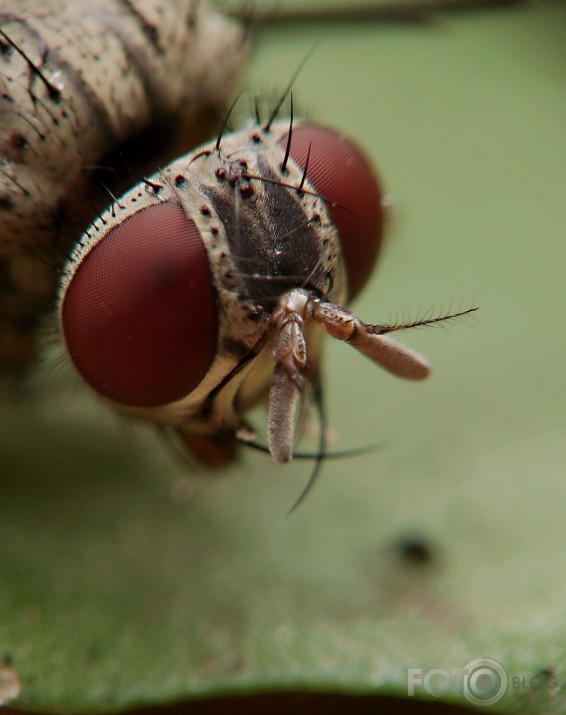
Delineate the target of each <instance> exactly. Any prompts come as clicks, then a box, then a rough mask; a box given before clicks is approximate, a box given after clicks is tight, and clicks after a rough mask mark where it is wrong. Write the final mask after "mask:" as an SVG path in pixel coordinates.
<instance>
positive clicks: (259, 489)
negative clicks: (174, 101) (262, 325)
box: [0, 0, 566, 714]
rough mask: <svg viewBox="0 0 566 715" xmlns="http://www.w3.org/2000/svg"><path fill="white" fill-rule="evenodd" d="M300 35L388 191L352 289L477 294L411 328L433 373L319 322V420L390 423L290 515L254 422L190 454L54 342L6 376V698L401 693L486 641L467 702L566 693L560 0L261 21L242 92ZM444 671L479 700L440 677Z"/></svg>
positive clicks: (277, 470)
mask: <svg viewBox="0 0 566 715" xmlns="http://www.w3.org/2000/svg"><path fill="white" fill-rule="evenodd" d="M315 43H316V47H315V50H314V52H313V54H312V56H311V57H310V59H309V60H308V62H307V64H306V66H305V67H304V69H303V70H302V71H301V73H300V75H299V77H298V79H297V81H296V83H295V87H294V90H293V91H294V97H295V99H296V101H297V103H298V105H299V107H300V108H301V110H302V113H303V115H304V114H306V115H307V116H308V117H309V118H312V119H316V120H318V121H321V122H324V123H326V124H329V125H332V126H336V127H339V128H343V129H344V130H345V131H347V133H349V134H350V135H351V136H352V137H354V138H356V139H357V140H358V141H359V142H360V143H361V144H362V145H363V146H364V147H366V149H367V151H368V153H369V154H370V156H371V157H372V159H373V160H374V161H375V163H376V165H377V167H378V169H379V173H380V175H381V176H382V178H383V182H384V184H385V186H386V187H387V191H388V193H389V194H390V195H391V199H392V212H391V219H392V220H391V224H390V227H389V240H388V243H387V246H386V250H385V252H384V255H383V257H382V260H381V263H380V266H379V268H378V271H377V272H376V275H375V279H374V281H373V282H372V284H371V285H370V286H369V288H368V289H367V290H366V292H365V293H364V294H363V295H362V296H361V297H360V299H359V300H358V301H357V303H356V305H355V311H356V313H357V314H358V315H359V316H360V317H361V318H362V319H363V320H365V321H367V322H383V321H387V320H389V319H395V318H396V317H399V316H401V317H402V316H405V317H406V316H408V315H410V316H411V317H414V316H418V315H420V314H422V313H423V312H425V311H427V310H428V309H429V308H431V309H432V310H433V311H434V312H438V313H442V312H443V311H445V310H447V309H450V307H451V306H452V307H455V308H458V307H460V306H461V305H462V306H464V307H467V306H469V305H472V304H478V305H480V306H481V310H480V312H479V313H477V314H475V315H476V316H477V317H474V318H472V319H468V320H464V321H461V322H460V323H456V324H452V325H450V326H449V327H448V328H446V329H445V330H443V329H424V330H420V331H411V332H410V333H409V332H408V333H405V334H404V335H403V336H402V337H403V339H404V340H405V342H407V343H409V344H410V345H412V346H414V347H415V348H417V349H418V350H419V351H421V352H423V353H424V354H425V355H427V356H428V357H429V358H430V359H431V362H432V365H433V370H434V371H433V375H432V377H431V379H430V380H429V381H428V382H426V384H422V385H415V384H406V383H403V382H401V381H398V380H395V379H394V378H392V377H390V376H389V375H387V374H385V373H384V372H382V371H380V370H379V368H377V367H375V366H374V365H372V364H371V363H370V362H369V361H367V360H366V359H365V358H363V357H362V356H360V355H359V354H357V353H356V352H355V351H354V350H352V349H349V348H348V347H347V346H344V345H340V344H330V343H329V344H328V346H327V347H328V350H327V353H326V361H327V366H326V367H327V370H326V387H327V390H326V392H327V400H328V403H329V413H330V422H331V425H332V427H333V430H334V448H335V449H344V448H354V447H357V446H363V445H367V444H373V443H375V442H379V443H383V445H384V446H383V448H382V449H380V450H379V451H377V452H375V453H373V454H371V455H366V456H357V457H355V458H351V459H348V460H345V461H332V462H328V463H327V464H326V465H325V467H324V472H323V477H322V479H321V481H320V484H319V485H318V487H317V489H316V490H315V492H314V493H313V495H312V496H311V497H310V498H309V500H308V501H307V502H306V503H305V504H304V505H303V506H302V507H301V508H300V509H299V510H298V511H297V512H296V513H294V514H293V515H292V516H291V517H288V516H286V513H287V510H288V508H289V507H290V506H291V505H292V504H293V502H294V500H295V499H296V497H297V496H298V494H299V493H300V491H301V489H302V487H303V485H304V483H305V481H306V480H307V478H308V475H309V465H308V464H305V463H294V464H292V465H290V466H287V467H276V466H274V465H273V464H272V463H271V461H270V460H269V459H268V458H267V457H264V456H262V455H256V454H253V453H247V452H245V453H243V454H242V456H241V461H240V463H239V464H238V465H236V466H235V467H234V468H233V469H231V470H230V471H229V473H228V474H227V475H226V476H225V477H218V478H215V479H214V480H206V479H196V480H194V479H193V475H191V474H188V475H187V473H186V471H184V470H183V469H182V467H181V466H180V465H179V464H177V463H176V462H175V460H174V458H173V457H172V455H171V454H170V453H169V451H168V450H167V447H166V446H163V445H162V444H161V443H159V441H158V440H157V439H154V438H153V436H151V435H148V433H147V432H146V431H145V430H144V429H141V428H139V429H138V428H135V427H133V426H131V425H128V424H126V423H125V422H123V421H122V420H121V419H119V418H117V417H115V416H112V415H108V414H107V412H106V410H105V409H104V408H103V407H102V406H99V405H97V404H95V403H93V402H91V401H90V400H89V399H88V398H87V397H86V396H85V395H84V394H83V393H82V390H81V388H80V387H79V386H77V385H68V383H67V381H66V380H65V379H63V377H60V376H58V375H56V374H54V373H53V372H50V373H49V374H48V378H47V379H45V377H44V378H41V376H39V377H38V384H37V389H36V390H35V391H34V396H30V397H29V399H28V400H24V401H21V400H20V401H14V402H8V403H7V404H6V406H5V407H4V408H3V410H2V414H1V415H0V450H1V460H2V467H1V471H2V474H3V476H2V480H1V482H0V654H1V653H2V652H5V653H7V654H9V655H10V657H11V658H12V660H13V663H14V667H15V668H16V669H17V671H18V673H19V677H20V680H21V682H22V686H23V687H22V694H21V696H20V699H19V700H17V701H16V702H15V703H14V704H13V705H14V707H19V708H29V709H32V710H33V709H35V710H39V709H41V710H45V709H48V710H49V709H50V710H55V711H56V712H61V711H62V710H65V711H71V712H79V711H81V710H107V711H113V710H117V709H121V708H125V707H132V706H135V705H154V704H159V703H162V702H168V701H179V700H185V699H191V698H196V697H201V696H215V695H222V694H238V693H253V692H260V691H261V692H272V691H296V690H307V691H312V692H316V691H328V692H342V693H354V694H366V695H368V694H370V695H376V696H377V695H388V696H398V697H399V698H405V697H406V696H407V678H408V675H407V674H408V669H410V668H415V669H418V668H420V669H422V670H423V672H424V673H426V671H428V670H429V669H431V668H441V669H446V670H449V671H450V672H452V669H459V668H464V666H466V664H468V663H469V662H470V661H474V660H475V659H478V658H492V659H496V660H497V661H499V662H500V663H501V664H502V665H503V666H504V668H505V669H506V671H507V673H508V676H509V679H510V681H509V682H510V685H509V689H508V691H507V693H506V695H505V696H504V697H503V698H502V699H501V700H500V701H499V702H498V703H496V704H493V705H491V706H489V707H483V708H482V711H483V712H491V711H493V712H511V711H513V712H524V713H546V714H550V713H566V656H565V649H566V646H565V644H566V615H565V611H564V603H566V577H565V573H566V551H565V549H564V547H563V545H564V542H565V539H566V525H565V520H564V516H563V515H564V511H565V508H566V479H565V476H566V475H565V474H564V472H565V470H564V463H565V461H566V443H565V439H564V434H563V432H564V426H565V425H564V417H565V414H566V384H565V380H564V376H563V373H564V370H563V364H564V358H563V354H562V350H564V349H565V348H566V341H565V340H564V337H563V329H562V328H561V323H560V320H561V317H560V316H561V315H562V310H563V308H561V306H563V303H562V300H563V296H564V275H563V274H564V265H565V264H566V241H564V236H565V232H566V7H565V6H564V4H562V3H560V2H551V1H550V0H549V1H547V2H533V3H531V4H526V5H522V6H518V7H507V8H499V9H488V8H486V9H484V10H482V11H470V12H457V13H456V12H453V13H445V14H436V15H434V17H433V20H432V21H431V22H430V23H427V24H413V25H409V24H401V23H386V24H379V23H369V22H358V23H356V22H351V23H341V24H340V25H338V26H336V25H332V24H330V23H319V24H316V25H306V26H302V27H301V26H299V25H294V24H287V25H284V26H281V27H278V26H273V27H271V28H268V29H266V30H265V31H264V32H263V33H262V35H261V38H260V42H259V47H258V49H257V51H256V53H255V55H254V57H253V59H252V62H251V64H250V67H249V72H248V77H247V78H246V84H247V86H249V88H250V95H251V94H253V92H254V91H259V92H262V91H264V90H266V89H269V90H271V89H272V88H273V87H283V86H284V85H285V84H286V82H287V81H288V79H289V77H290V76H291V74H292V73H293V71H294V69H295V68H296V67H297V65H298V63H299V62H300V61H301V59H302V58H303V56H304V55H305V53H306V52H307V51H308V50H309V49H310V48H311V47H312V46H313V44H315ZM255 419H256V421H258V422H261V421H262V419H263V415H262V413H261V412H260V413H258V414H257V415H256V417H255ZM305 446H306V447H309V442H308V441H306V442H305ZM310 446H311V448H312V444H311V445H310ZM541 671H543V673H544V675H543V677H542V683H543V684H542V686H541V687H537V686H538V681H536V682H535V684H534V685H533V684H532V682H531V679H532V678H533V677H534V676H536V675H537V674H539V673H540V672H541ZM549 678H550V680H549ZM415 695H416V696H418V698H421V699H424V700H426V699H428V700H431V699H433V698H431V696H430V695H428V696H427V693H426V692H425V689H424V688H423V687H419V688H417V689H416V691H415ZM442 700H443V701H444V702H452V703H457V704H460V705H461V706H470V707H471V705H470V701H469V699H466V697H465V696H464V695H461V694H460V695H459V694H458V692H457V688H456V687H451V688H450V689H449V690H448V692H446V694H445V695H444V696H443V698H442ZM384 702H385V701H384ZM387 702H390V701H387ZM410 702H411V704H412V705H413V706H414V709H415V710H418V704H417V703H416V702H415V701H414V700H411V701H410ZM379 703H380V701H379V700H376V701H375V707H379ZM480 705H481V703H480Z"/></svg>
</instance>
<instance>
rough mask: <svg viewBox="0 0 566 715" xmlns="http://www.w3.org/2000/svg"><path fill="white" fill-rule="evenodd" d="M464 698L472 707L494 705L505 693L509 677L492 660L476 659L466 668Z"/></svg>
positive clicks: (498, 664)
mask: <svg viewBox="0 0 566 715" xmlns="http://www.w3.org/2000/svg"><path fill="white" fill-rule="evenodd" d="M465 670H466V671H467V674H466V678H465V680H464V697H465V698H466V700H468V701H469V702H470V703H473V704H474V705H484V706H485V705H494V704H495V703H498V702H499V701H500V700H501V698H502V697H503V696H504V695H505V693H506V692H507V689H508V687H509V676H508V675H507V671H506V670H505V668H504V667H503V666H502V665H501V663H499V662H498V661H497V660H493V659H492V658H476V660H471V661H470V662H469V663H468V664H467V665H466V666H465Z"/></svg>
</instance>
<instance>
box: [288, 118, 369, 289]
mask: <svg viewBox="0 0 566 715" xmlns="http://www.w3.org/2000/svg"><path fill="white" fill-rule="evenodd" d="M280 144H281V146H283V147H285V146H286V144H287V136H285V137H283V139H282V140H281V142H280ZM309 145H310V147H311V149H310V157H309V164H308V168H307V178H308V179H309V180H310V181H311V182H312V184H313V186H314V187H315V188H316V191H317V193H319V194H320V196H322V197H323V198H324V199H327V200H328V201H329V202H330V201H333V202H336V204H338V205H337V206H332V205H331V204H330V203H329V204H328V211H329V213H330V216H331V218H332V220H333V222H334V225H335V226H336V228H337V230H338V233H339V235H340V242H341V244H342V251H343V254H344V261H345V263H346V271H347V273H348V283H349V290H348V293H349V299H350V300H352V299H353V298H355V297H356V295H358V293H359V292H360V291H361V289H362V288H363V287H364V285H365V284H366V282H367V280H368V278H369V276H370V274H371V272H372V270H373V267H374V265H375V262H376V260H377V254H378V252H379V248H380V245H381V239H382V234H383V206H382V201H381V193H380V190H379V185H378V183H377V178H376V176H375V172H374V170H373V168H372V167H371V165H370V163H369V162H368V160H367V159H366V157H365V156H364V155H363V154H362V152H361V151H360V149H359V148H358V147H357V146H356V145H355V144H353V143H352V142H351V141H350V140H349V139H347V138H346V137H345V136H343V135H342V134H340V133H339V132H336V131H334V130H332V129H327V128H326V127H320V126H317V125H315V124H300V125H299V126H297V127H296V128H295V129H293V136H292V138H291V151H290V154H291V157H292V158H293V159H294V160H295V162H296V163H297V164H298V165H299V166H300V167H301V168H302V169H304V168H305V165H306V162H307V155H308V153H309Z"/></svg>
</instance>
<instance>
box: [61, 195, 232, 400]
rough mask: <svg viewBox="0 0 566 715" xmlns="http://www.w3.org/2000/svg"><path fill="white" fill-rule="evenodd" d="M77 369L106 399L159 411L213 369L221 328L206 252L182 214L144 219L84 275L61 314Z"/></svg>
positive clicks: (155, 209)
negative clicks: (161, 406) (211, 367)
mask: <svg viewBox="0 0 566 715" xmlns="http://www.w3.org/2000/svg"><path fill="white" fill-rule="evenodd" d="M62 326H63V334H64V338H65V341H66V344H67V349H68V352H69V354H70V356H71V358H72V360H73V362H74V364H75V367H76V368H77V370H78V371H79V373H80V374H81V375H82V377H83V378H84V379H85V380H86V382H87V383H88V384H89V385H90V386H91V387H92V388H94V389H95V390H96V391H97V392H99V393H100V394H102V395H104V396H105V397H107V398H109V399H110V400H113V401H115V402H118V403H121V404H123V405H128V406H132V407H155V406H158V405H164V404H167V403H169V402H172V401H174V400H177V399H180V398H182V397H184V396H185V395H187V394H188V393H189V392H191V391H192V390H193V389H194V388H195V387H196V385H198V383H199V382H200V381H201V379H202V378H203V376H204V375H205V373H206V372H207V370H208V368H209V367H210V365H211V363H212V361H213V359H214V354H215V350H216V341H217V333H218V319H217V307H216V300H215V294H214V291H213V287H212V277H211V272H210V266H209V264H208V259H207V253H206V248H205V245H204V243H203V241H202V239H201V237H200V234H199V231H198V229H197V227H196V225H195V224H194V222H193V221H192V220H191V219H190V218H188V217H187V215H186V214H185V211H184V210H183V208H182V207H181V205H180V204H178V203H176V202H173V201H170V202H166V203H162V204H157V205H154V206H150V207H148V208H145V209H142V210H141V211H138V212H137V213H136V214H134V215H133V216H131V217H130V218H128V219H126V220H125V221H124V222H123V223H122V224H120V225H119V226H117V227H116V228H114V229H112V230H111V231H110V232H109V233H108V235H107V236H105V237H104V238H103V239H102V240H101V241H100V242H99V243H98V244H96V245H95V246H94V248H93V249H92V251H91V252H90V253H89V254H88V255H87V257H86V258H85V259H84V261H83V263H81V264H80V265H79V267H78V268H77V270H76V272H75V274H74V276H73V277H72V279H71V282H70V284H69V285H68V287H67V289H66V292H65V296H64V299H63V306H62Z"/></svg>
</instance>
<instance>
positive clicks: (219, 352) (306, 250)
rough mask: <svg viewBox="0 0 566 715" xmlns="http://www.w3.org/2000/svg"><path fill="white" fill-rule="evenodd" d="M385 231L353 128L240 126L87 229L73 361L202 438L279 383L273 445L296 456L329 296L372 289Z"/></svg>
mask: <svg viewBox="0 0 566 715" xmlns="http://www.w3.org/2000/svg"><path fill="white" fill-rule="evenodd" d="M381 232H382V202H381V196H380V190H379V186H378V183H377V180H376V177H375V175H374V172H373V170H372V168H371V167H370V165H369V163H368V161H367V160H366V158H365V157H364V155H363V154H362V153H361V151H360V150H359V149H358V148H357V147H356V146H355V145H354V144H352V143H351V142H350V141H349V140H347V139H346V138H345V137H343V136H342V135H341V134H339V133H338V132H335V131H333V130H330V129H326V128H324V127H320V126H317V125H314V124H308V123H304V122H302V123H297V124H295V126H294V127H293V125H292V124H290V122H289V121H278V122H273V123H270V124H269V125H264V126H253V127H251V128H250V129H248V130H245V131H241V132H237V133H234V134H231V135H228V136H226V137H224V138H222V139H221V141H218V142H217V143H215V144H214V143H213V144H210V145H205V146H204V147H201V148H199V149H197V150H196V151H194V152H192V153H191V154H188V155H186V156H184V157H182V158H180V159H178V160H177V161H175V162H173V163H172V164H171V165H170V166H169V167H167V168H166V169H164V170H163V171H161V172H158V173H157V174H155V175H153V176H151V177H150V178H149V179H148V180H146V181H145V183H143V184H140V185H138V186H137V187H135V188H134V189H132V190H131V191H129V192H128V193H126V194H125V195H124V196H122V197H121V198H120V199H119V200H117V201H116V202H114V204H113V205H112V206H111V207H110V208H109V209H108V210H107V211H106V212H105V213H104V214H102V215H101V216H100V218H99V219H98V220H97V221H96V222H95V223H94V224H93V225H92V227H91V228H90V229H89V231H88V232H87V233H86V234H85V235H84V236H83V238H82V239H81V241H80V242H79V244H78V245H77V247H76V248H75V250H74V252H73V255H72V257H71V259H70V261H69V262H68V264H67V266H66V267H65V270H64V278H63V283H62V288H61V293H60V321H61V330H62V334H63V336H64V339H65V343H66V346H67V350H68V353H69V356H70V358H71V361H72V362H73V364H74V366H75V368H76V369H77V370H78V372H79V373H80V374H81V376H82V377H83V379H84V380H85V381H86V382H87V383H88V384H89V385H90V386H91V388H93V389H94V390H95V391H96V392H98V393H99V394H100V395H102V396H103V397H105V398H106V399H108V400H110V401H112V402H113V403H115V404H116V405H117V406H119V407H121V408H122V409H126V410H128V411H130V412H132V413H135V414H136V415H138V416H139V417H142V418H144V419H147V420H150V421H154V422H157V423H159V424H162V425H165V426H167V427H168V428H170V429H174V430H176V432H177V433H178V434H179V435H181V436H182V437H183V439H184V440H185V441H186V442H188V443H189V444H192V446H193V447H194V443H195V442H196V441H198V442H199V444H200V445H202V444H206V442H207V441H210V442H212V443H215V444H218V443H219V442H222V443H223V444H226V445H228V447H229V446H230V445H231V444H232V443H233V441H234V438H235V436H236V434H237V432H238V430H240V429H241V428H242V427H244V426H245V422H244V415H245V412H246V411H247V410H248V409H249V408H250V407H252V406H253V405H254V404H255V403H256V402H257V401H259V400H261V399H262V398H265V396H266V395H267V394H268V393H269V397H268V411H269V417H268V425H269V426H268V432H269V444H270V449H271V452H272V454H273V456H274V457H275V458H276V459H277V460H278V461H288V460H289V459H290V457H291V455H292V448H293V415H294V405H295V401H296V397H297V396H299V397H304V394H305V389H306V385H308V384H314V385H317V384H318V379H319V378H318V362H319V342H320V327H322V328H324V329H325V330H327V331H328V330H329V328H328V323H329V321H328V319H327V318H326V314H325V313H324V308H323V306H326V308H325V309H326V310H328V309H329V308H328V306H332V309H330V312H331V313H332V310H333V309H334V308H336V310H338V308H337V304H342V303H344V302H345V301H346V300H347V299H348V296H349V294H351V293H352V292H353V293H354V294H356V293H357V292H358V291H359V290H360V289H361V287H362V286H363V284H364V282H365V280H366V279H367V277H368V276H369V273H370V272H371V269H372V267H373V264H374V263H375V260H376V258H377V254H378V251H379V246H380V241H381ZM349 286H350V288H349ZM340 310H344V309H340ZM333 315H335V317H336V315H339V316H340V317H343V314H342V313H336V314H334V313H333ZM195 437H196V438H198V440H195ZM199 453H200V456H201V457H204V459H205V460H206V461H211V459H208V457H207V453H206V449H204V450H202V449H200V450H199ZM215 454H216V452H215ZM215 458H216V457H215ZM215 458H214V459H215ZM212 461H214V460H212Z"/></svg>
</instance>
